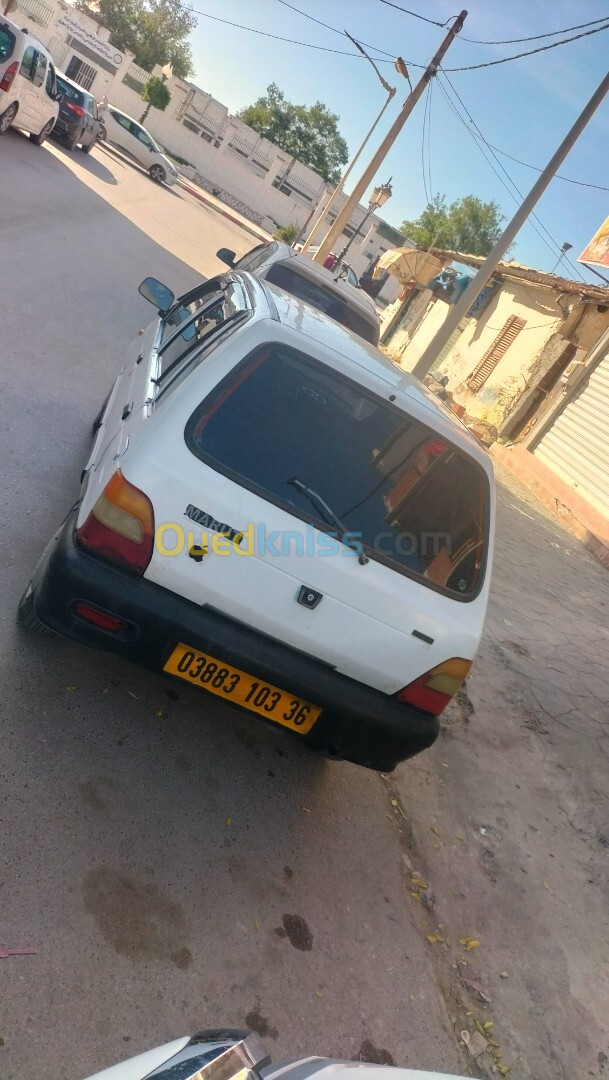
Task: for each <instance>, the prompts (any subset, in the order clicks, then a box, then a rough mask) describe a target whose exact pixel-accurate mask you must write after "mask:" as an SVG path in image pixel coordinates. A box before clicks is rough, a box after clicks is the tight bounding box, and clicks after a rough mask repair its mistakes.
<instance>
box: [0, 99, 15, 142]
mask: <svg viewBox="0 0 609 1080" xmlns="http://www.w3.org/2000/svg"><path fill="white" fill-rule="evenodd" d="M16 115H17V102H16V101H14V102H13V104H12V105H9V107H8V109H5V110H4V112H3V113H2V116H0V135H6V133H7V131H8V129H9V128H10V126H11V124H12V122H13V120H14V119H15V117H16Z"/></svg>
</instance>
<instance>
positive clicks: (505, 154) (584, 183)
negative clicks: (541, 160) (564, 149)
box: [488, 143, 609, 191]
mask: <svg viewBox="0 0 609 1080" xmlns="http://www.w3.org/2000/svg"><path fill="white" fill-rule="evenodd" d="M488 145H489V146H490V147H492V149H493V150H494V151H495V153H497V154H501V156H502V157H506V158H509V159H510V161H515V162H516V164H517V165H524V167H525V169H533V171H534V172H539V173H540V172H543V169H540V168H538V166H537V165H531V164H530V162H528V161H521V160H520V158H517V157H514V156H513V154H508V152H507V150H500V149H499V147H498V146H493V144H492V143H489V144H488ZM554 179H555V180H564V181H565V182H566V183H567V184H577V186H578V187H587V188H595V189H596V190H597V191H609V187H605V186H604V185H603V184H589V183H588V182H587V181H586V180H573V179H572V178H571V177H570V176H562V174H561V173H556V176H555V178H554Z"/></svg>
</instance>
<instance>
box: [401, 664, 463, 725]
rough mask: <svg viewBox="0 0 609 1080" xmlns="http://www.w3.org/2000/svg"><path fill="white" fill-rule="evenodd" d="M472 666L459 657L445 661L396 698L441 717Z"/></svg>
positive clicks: (406, 687) (411, 684)
mask: <svg viewBox="0 0 609 1080" xmlns="http://www.w3.org/2000/svg"><path fill="white" fill-rule="evenodd" d="M471 666H472V662H471V660H463V659H462V658H461V657H459V656H455V657H453V658H452V660H445V661H444V663H443V664H438V666H437V667H435V668H432V669H431V671H428V672H426V674H425V675H421V677H420V678H419V679H415V681H414V682H412V683H410V684H409V685H408V686H405V687H404V689H403V690H399V691H398V693H397V694H396V697H397V699H398V701H404V702H407V703H408V704H409V705H415V706H416V707H417V708H418V709H423V710H424V711H425V712H428V713H431V714H432V716H439V715H440V713H441V712H442V710H443V709H445V708H446V706H447V705H448V703H449V701H450V700H451V698H454V696H455V694H456V693H457V691H458V690H459V687H460V686H461V684H462V682H463V680H464V678H465V676H466V675H467V673H468V672H469V669H470V668H471Z"/></svg>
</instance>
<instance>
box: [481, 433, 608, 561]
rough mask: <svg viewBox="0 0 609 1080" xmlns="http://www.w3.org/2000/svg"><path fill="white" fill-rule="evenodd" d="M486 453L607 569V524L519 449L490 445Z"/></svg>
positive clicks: (528, 454) (518, 447) (558, 479)
mask: <svg viewBox="0 0 609 1080" xmlns="http://www.w3.org/2000/svg"><path fill="white" fill-rule="evenodd" d="M490 454H491V455H492V457H494V458H495V459H496V460H497V461H498V462H500V464H501V465H503V466H504V468H506V469H508V471H509V472H511V473H512V474H513V475H514V476H516V477H517V478H518V479H519V480H520V482H521V483H523V484H524V485H525V487H527V488H528V489H529V491H530V492H531V493H532V494H533V495H534V496H535V498H536V499H538V500H539V502H540V503H542V504H543V505H544V506H545V507H546V509H547V510H550V511H551V513H552V514H553V515H554V516H555V517H556V518H557V519H558V520H559V521H560V522H561V524H562V525H564V527H565V528H566V529H568V530H569V532H570V533H571V534H572V535H573V536H575V537H576V538H577V539H578V540H579V541H580V542H581V543H582V544H583V545H584V547H585V548H586V550H587V551H589V552H590V554H591V555H593V556H594V558H595V559H597V560H598V561H599V562H600V563H601V564H602V565H603V566H604V567H605V568H606V569H607V570H609V521H607V519H606V518H604V517H603V515H602V514H601V513H600V512H599V511H597V510H595V509H594V507H592V506H590V504H589V503H588V502H587V501H586V500H585V499H584V498H582V496H581V495H579V494H578V492H576V491H574V490H573V488H571V487H570V486H569V484H567V483H566V482H565V481H564V480H561V479H560V477H559V476H556V475H555V473H553V472H552V470H551V469H549V468H548V467H547V466H546V465H544V464H543V462H541V461H539V460H538V459H537V458H536V457H535V455H534V454H532V453H531V452H530V451H529V450H526V449H525V448H524V447H523V446H518V445H516V446H502V445H501V444H500V443H493V445H492V446H491V447H490Z"/></svg>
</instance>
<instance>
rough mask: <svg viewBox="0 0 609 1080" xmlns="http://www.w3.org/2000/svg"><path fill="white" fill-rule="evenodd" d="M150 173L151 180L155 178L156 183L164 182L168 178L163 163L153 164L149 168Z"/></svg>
mask: <svg viewBox="0 0 609 1080" xmlns="http://www.w3.org/2000/svg"><path fill="white" fill-rule="evenodd" d="M148 174H149V176H150V179H151V180H154V182H155V184H164V183H165V180H166V173H165V170H164V168H163V166H162V165H151V166H150V168H149V169H148Z"/></svg>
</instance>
